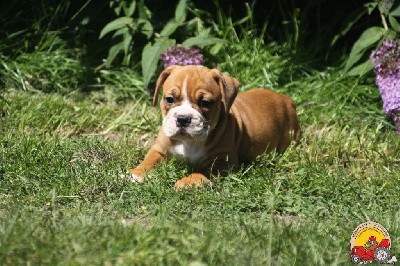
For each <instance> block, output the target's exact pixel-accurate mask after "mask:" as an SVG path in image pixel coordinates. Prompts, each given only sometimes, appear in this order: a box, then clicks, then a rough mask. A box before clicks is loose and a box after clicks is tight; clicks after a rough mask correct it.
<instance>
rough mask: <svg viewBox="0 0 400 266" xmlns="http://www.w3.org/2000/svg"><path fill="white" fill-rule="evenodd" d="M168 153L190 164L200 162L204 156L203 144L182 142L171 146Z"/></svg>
mask: <svg viewBox="0 0 400 266" xmlns="http://www.w3.org/2000/svg"><path fill="white" fill-rule="evenodd" d="M169 152H170V153H172V154H175V155H180V156H182V157H184V158H185V159H186V160H188V161H189V162H191V163H198V162H200V161H201V160H202V159H203V158H204V156H205V155H206V153H205V150H204V142H202V141H201V142H191V141H182V142H179V143H178V144H176V145H174V146H172V147H171V148H170V149H169Z"/></svg>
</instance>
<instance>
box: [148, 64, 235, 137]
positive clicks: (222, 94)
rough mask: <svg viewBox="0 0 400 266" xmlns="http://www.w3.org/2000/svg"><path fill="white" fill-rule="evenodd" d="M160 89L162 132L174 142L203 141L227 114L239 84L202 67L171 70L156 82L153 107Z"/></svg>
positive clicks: (162, 74)
mask: <svg viewBox="0 0 400 266" xmlns="http://www.w3.org/2000/svg"><path fill="white" fill-rule="evenodd" d="M161 86H162V87H163V97H162V100H161V102H160V107H161V111H162V115H163V125H162V127H163V130H164V133H165V135H166V136H167V137H169V138H171V139H175V140H187V141H204V140H206V139H207V136H208V134H209V133H210V132H211V131H212V130H213V129H214V128H215V127H216V125H217V123H218V120H219V118H220V116H221V114H227V113H228V112H229V108H230V107H231V105H232V103H233V101H234V99H235V97H236V95H237V92H238V88H239V82H238V81H237V80H236V79H234V78H232V77H230V76H227V75H225V74H222V73H221V72H220V71H219V70H217V69H208V68H206V67H202V66H194V65H190V66H171V67H169V68H167V69H166V70H164V71H163V72H162V73H161V74H160V76H159V77H158V80H157V85H156V89H155V92H154V97H153V104H154V105H156V104H157V99H158V92H159V90H160V88H161Z"/></svg>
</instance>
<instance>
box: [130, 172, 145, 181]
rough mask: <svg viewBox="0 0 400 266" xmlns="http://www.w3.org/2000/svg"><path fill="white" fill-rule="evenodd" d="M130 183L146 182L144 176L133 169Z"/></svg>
mask: <svg viewBox="0 0 400 266" xmlns="http://www.w3.org/2000/svg"><path fill="white" fill-rule="evenodd" d="M128 181H129V182H132V183H140V182H143V181H144V176H143V175H142V174H140V173H138V171H136V170H135V169H131V170H129V177H128Z"/></svg>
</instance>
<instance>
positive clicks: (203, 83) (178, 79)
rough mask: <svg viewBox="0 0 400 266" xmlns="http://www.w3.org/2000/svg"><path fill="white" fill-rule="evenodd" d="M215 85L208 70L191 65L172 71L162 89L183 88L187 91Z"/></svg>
mask: <svg viewBox="0 0 400 266" xmlns="http://www.w3.org/2000/svg"><path fill="white" fill-rule="evenodd" d="M184 81H185V82H184ZM215 85H217V83H216V81H215V80H214V79H213V78H212V76H211V75H210V69H208V68H206V67H203V66H194V65H193V66H185V67H181V68H178V69H176V70H174V71H173V72H172V73H171V75H170V76H169V77H168V78H167V80H166V81H165V84H164V89H165V88H168V89H172V88H178V89H183V86H186V87H187V88H189V89H190V88H192V89H207V88H209V87H213V86H215Z"/></svg>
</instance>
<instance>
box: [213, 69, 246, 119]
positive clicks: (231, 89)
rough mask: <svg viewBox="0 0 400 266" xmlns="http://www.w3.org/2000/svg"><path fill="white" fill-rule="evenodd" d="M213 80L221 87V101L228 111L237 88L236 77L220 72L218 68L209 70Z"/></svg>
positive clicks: (238, 84)
mask: <svg viewBox="0 0 400 266" xmlns="http://www.w3.org/2000/svg"><path fill="white" fill-rule="evenodd" d="M211 73H212V76H213V78H214V80H215V81H216V82H217V83H218V85H219V87H220V88H221V94H222V101H223V103H224V107H225V111H226V112H228V111H229V109H230V108H231V106H232V104H233V101H234V100H235V98H236V95H237V93H238V90H239V86H240V83H239V81H238V80H237V79H235V78H232V77H230V76H228V75H225V74H223V73H221V71H219V70H218V69H213V70H211Z"/></svg>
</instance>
